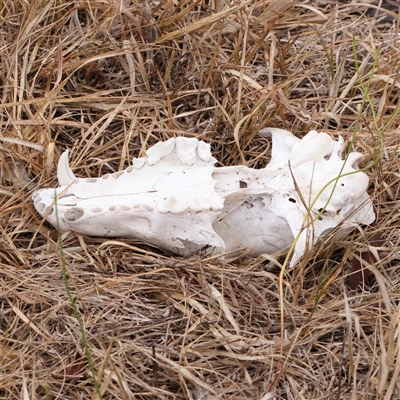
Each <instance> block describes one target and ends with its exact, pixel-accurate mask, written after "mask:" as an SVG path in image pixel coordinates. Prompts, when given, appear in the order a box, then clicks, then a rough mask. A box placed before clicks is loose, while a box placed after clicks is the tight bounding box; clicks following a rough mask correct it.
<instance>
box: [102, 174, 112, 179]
mask: <svg viewBox="0 0 400 400" xmlns="http://www.w3.org/2000/svg"><path fill="white" fill-rule="evenodd" d="M109 177H110V174H105V175H103V176H102V177H101V179H108V178H109Z"/></svg>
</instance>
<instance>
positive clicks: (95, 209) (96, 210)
mask: <svg viewBox="0 0 400 400" xmlns="http://www.w3.org/2000/svg"><path fill="white" fill-rule="evenodd" d="M91 211H92V212H95V213H98V212H101V211H102V209H101V208H100V207H95V208H92V210H91Z"/></svg>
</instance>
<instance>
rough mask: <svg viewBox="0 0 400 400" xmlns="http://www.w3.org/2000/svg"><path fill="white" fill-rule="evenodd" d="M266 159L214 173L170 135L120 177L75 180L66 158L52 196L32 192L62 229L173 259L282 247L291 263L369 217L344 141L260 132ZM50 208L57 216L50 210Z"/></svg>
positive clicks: (203, 155)
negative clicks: (262, 164)
mask: <svg viewBox="0 0 400 400" xmlns="http://www.w3.org/2000/svg"><path fill="white" fill-rule="evenodd" d="M260 134H261V135H262V136H272V158H271V162H270V163H269V164H268V165H267V167H266V168H264V169H259V170H257V169H252V168H248V167H246V166H232V167H220V168H216V167H214V164H215V162H216V160H215V158H214V157H213V156H212V155H211V151H210V145H209V144H207V143H205V142H203V141H199V140H197V139H194V138H185V137H177V138H171V139H169V140H167V141H166V142H159V143H157V144H156V145H155V146H153V147H151V148H150V149H149V150H147V154H146V156H145V157H143V158H135V159H134V160H133V165H132V166H130V167H128V168H127V169H125V170H124V171H120V172H116V173H113V174H106V175H104V176H102V177H101V178H76V177H75V175H74V174H73V172H72V171H71V169H70V167H69V164H68V151H66V152H64V153H63V154H62V156H61V157H60V161H59V163H58V169H57V176H58V181H59V184H60V186H59V187H58V188H57V189H41V190H38V191H36V192H35V193H34V194H33V201H34V204H35V207H36V209H37V210H38V212H39V213H40V214H41V215H42V216H43V217H44V218H46V219H47V220H48V221H49V222H50V223H51V224H52V225H54V226H59V228H60V229H61V231H75V232H78V233H80V234H83V235H88V236H105V237H126V238H136V239H138V240H142V241H144V242H148V243H151V244H153V245H156V246H159V247H161V248H164V249H167V250H170V251H172V252H174V253H177V254H181V255H188V254H190V253H193V252H196V251H198V250H200V249H202V248H204V247H206V246H207V248H208V251H210V252H211V251H214V252H216V253H231V252H237V251H240V250H243V249H245V250H247V251H248V253H249V254H251V255H253V256H258V255H260V254H262V253H274V252H276V251H278V250H282V249H285V248H287V247H288V246H290V245H291V244H292V242H293V240H294V239H295V238H297V241H296V245H295V250H294V254H293V257H292V260H291V265H292V266H293V265H294V264H295V263H296V262H297V261H298V260H299V258H301V257H302V256H303V255H304V254H305V253H306V252H307V251H308V250H309V249H310V248H311V246H312V245H314V244H315V242H316V241H317V240H318V239H319V238H320V237H322V236H324V235H326V234H327V233H328V232H329V231H331V230H332V229H334V228H336V227H339V234H340V235H344V234H345V233H346V232H347V231H349V230H350V229H352V228H353V227H354V226H355V225H356V224H361V223H362V224H371V223H372V222H373V221H374V219H375V215H374V212H373V209H372V202H371V200H370V198H369V196H368V194H367V192H366V190H367V187H368V182H369V180H368V176H367V175H366V174H364V173H363V172H361V171H359V170H358V162H359V160H360V159H361V158H362V155H361V154H360V153H356V152H353V153H350V154H349V156H348V157H347V160H343V159H342V157H341V153H342V151H343V147H344V145H343V138H342V137H339V139H338V141H335V140H333V139H332V138H331V137H330V136H329V135H328V134H326V133H323V132H321V133H318V132H316V131H311V132H309V133H308V134H307V135H305V136H304V137H303V138H302V139H299V138H296V137H295V136H293V135H292V134H291V133H290V132H288V131H286V130H283V129H276V128H267V129H263V130H261V131H260ZM56 208H57V212H56Z"/></svg>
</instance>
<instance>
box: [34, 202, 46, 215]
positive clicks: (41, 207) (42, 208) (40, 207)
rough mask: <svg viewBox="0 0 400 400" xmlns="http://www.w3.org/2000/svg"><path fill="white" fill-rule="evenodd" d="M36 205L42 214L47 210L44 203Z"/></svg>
mask: <svg viewBox="0 0 400 400" xmlns="http://www.w3.org/2000/svg"><path fill="white" fill-rule="evenodd" d="M35 205H36V209H37V210H38V211H39V212H40V213H42V212H43V211H44V210H45V208H46V205H45V204H44V203H38V204H35Z"/></svg>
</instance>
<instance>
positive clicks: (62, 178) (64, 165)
mask: <svg viewBox="0 0 400 400" xmlns="http://www.w3.org/2000/svg"><path fill="white" fill-rule="evenodd" d="M57 179H58V183H59V185H60V186H67V185H71V184H72V183H75V182H76V181H77V180H78V179H77V178H76V176H75V175H74V173H73V172H72V170H71V168H70V167H69V162H68V150H65V151H64V153H62V154H61V157H60V159H59V161H58V165H57Z"/></svg>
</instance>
